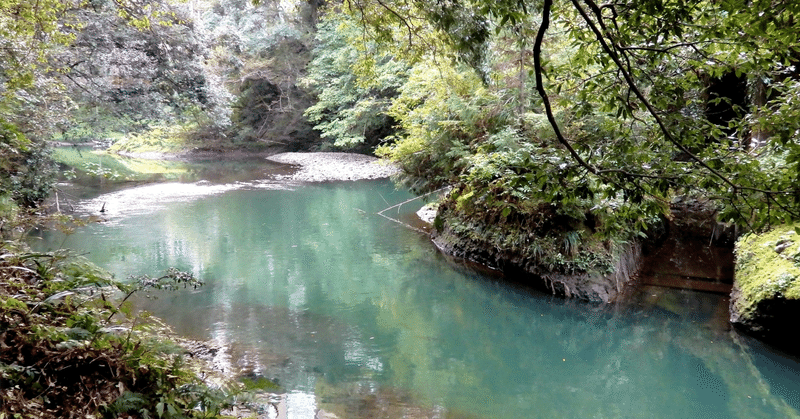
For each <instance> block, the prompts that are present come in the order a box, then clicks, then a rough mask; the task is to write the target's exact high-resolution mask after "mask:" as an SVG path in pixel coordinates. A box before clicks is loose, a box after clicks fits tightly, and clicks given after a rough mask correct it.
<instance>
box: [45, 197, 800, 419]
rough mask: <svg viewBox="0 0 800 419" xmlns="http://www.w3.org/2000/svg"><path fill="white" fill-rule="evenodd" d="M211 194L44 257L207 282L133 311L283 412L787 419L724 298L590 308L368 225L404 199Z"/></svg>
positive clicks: (784, 403) (651, 296) (50, 240)
mask: <svg viewBox="0 0 800 419" xmlns="http://www.w3.org/2000/svg"><path fill="white" fill-rule="evenodd" d="M212 186H213V185H212ZM273 186H274V185H273ZM212 189H213V192H209V193H208V194H205V195H204V194H202V193H200V194H195V193H192V194H189V195H191V198H187V197H186V195H187V194H186V193H183V194H176V195H180V196H178V197H177V198H171V196H172V195H170V194H169V193H164V194H163V195H161V198H160V199H159V200H158V201H159V205H158V206H155V207H152V210H150V211H136V212H129V213H120V214H117V216H115V218H114V219H113V220H112V222H108V223H101V224H93V225H90V226H88V227H86V228H83V229H81V230H80V231H78V232H76V233H75V234H72V235H70V236H69V237H67V238H66V239H65V238H64V237H63V236H58V235H55V234H54V235H49V234H48V235H46V236H45V239H44V243H43V246H44V247H51V248H52V247H58V246H62V242H63V246H65V247H70V248H73V249H76V250H79V251H85V252H88V255H87V257H88V258H89V259H91V260H93V261H94V262H96V263H98V264H100V265H101V266H104V267H106V268H108V269H110V270H111V271H112V272H115V273H116V274H117V275H118V276H119V277H126V276H127V275H129V274H141V273H152V274H156V273H160V272H161V271H163V270H165V269H166V268H168V267H170V266H174V267H177V268H180V269H184V270H188V271H192V272H194V273H195V274H196V275H197V276H199V277H201V278H203V279H204V280H205V281H206V285H205V286H204V287H203V288H201V289H199V290H197V291H183V292H177V293H173V294H168V295H163V296H161V297H160V298H159V299H157V300H154V301H143V302H141V304H143V305H144V306H145V307H146V308H147V309H148V310H150V311H152V312H154V314H156V315H158V316H160V317H162V318H164V319H165V320H166V321H167V323H169V324H171V325H173V326H174V327H175V328H176V330H177V331H178V332H180V333H183V334H186V335H189V336H192V337H197V338H204V339H211V340H215V341H217V342H219V343H221V344H224V345H225V347H226V348H227V350H226V353H225V356H226V359H227V360H228V361H229V362H230V363H231V366H232V367H236V368H247V369H251V370H252V371H253V372H255V373H257V374H262V375H264V376H266V377H268V378H275V379H277V380H278V381H279V383H280V384H281V386H282V387H283V388H284V389H286V391H287V396H285V397H284V399H283V403H284V407H285V408H286V410H287V416H288V417H293V418H312V417H313V416H314V412H315V411H316V410H317V409H324V410H326V411H328V412H332V413H334V414H336V415H338V417H340V418H359V417H363V418H368V417H369V418H375V417H384V418H399V417H405V418H423V417H426V418H428V417H430V418H433V417H436V418H499V419H505V418H697V417H702V418H785V417H800V413H798V412H800V411H799V410H798V409H800V364H798V363H797V362H796V361H795V360H793V359H790V358H787V357H784V356H781V355H779V354H775V353H772V352H771V351H769V350H768V349H767V348H763V347H761V346H760V345H759V344H758V343H755V342H753V341H750V340H748V339H745V338H742V337H739V336H737V335H735V334H733V333H731V332H729V331H728V330H727V329H726V327H724V321H720V317H721V316H724V307H725V304H726V301H724V300H723V299H722V298H721V297H718V296H714V295H710V294H703V293H691V292H679V291H671V290H665V289H661V288H654V287H645V288H642V290H641V291H640V292H639V293H638V294H637V295H636V296H635V297H634V302H633V303H631V304H627V305H621V306H607V305H601V306H598V305H589V304H581V303H576V302H572V301H563V300H559V299H553V298H550V297H549V296H546V295H542V294H539V293H536V292H533V291H529V290H526V289H522V288H520V287H516V286H511V285H508V284H506V283H504V282H501V281H500V280H498V279H497V278H492V277H488V276H484V275H482V274H479V273H476V272H474V271H471V270H470V269H468V268H466V267H461V266H459V265H457V264H454V263H451V262H448V261H447V260H446V258H444V257H443V256H441V255H440V254H439V253H438V252H437V251H436V250H435V249H434V247H433V246H432V245H431V244H430V243H429V242H428V240H427V239H425V238H424V237H422V236H421V235H420V234H418V233H416V232H414V231H412V230H410V229H406V228H404V227H403V226H401V225H399V224H396V223H392V222H390V221H388V220H386V219H384V218H382V217H379V216H377V215H376V213H377V212H378V211H380V210H382V209H384V208H386V207H388V206H390V205H393V204H395V203H398V202H401V201H404V200H406V199H408V198H409V197H410V195H408V194H407V193H405V192H398V191H395V190H394V188H393V186H392V185H391V184H390V183H389V182H388V181H370V182H353V183H335V184H322V185H306V186H297V185H296V186H294V188H293V189H281V188H279V187H277V186H276V187H258V186H254V185H250V186H242V187H235V188H229V189H225V190H223V191H217V190H216V189H214V188H212ZM212 189H210V191H211V190H212ZM101 199H106V201H108V200H111V199H112V197H110V196H105V197H101ZM104 202H105V201H104ZM417 207H418V205H417ZM417 207H415V206H406V207H404V208H403V209H401V213H400V214H398V213H397V212H396V211H394V210H393V211H392V214H393V215H394V216H398V217H404V216H407V215H408V213H411V212H413V211H414V210H416V209H417ZM720 313H722V314H720ZM723 320H724V319H723Z"/></svg>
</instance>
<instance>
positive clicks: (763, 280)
mask: <svg viewBox="0 0 800 419" xmlns="http://www.w3.org/2000/svg"><path fill="white" fill-rule="evenodd" d="M798 229H800V223H796V224H791V225H783V226H778V227H775V228H774V229H772V230H771V231H769V232H767V233H764V234H747V235H745V236H744V237H742V238H741V239H740V240H739V242H738V243H737V244H736V250H735V252H736V268H735V269H736V271H735V281H734V298H733V299H732V300H731V321H733V322H734V323H738V324H741V325H744V326H745V327H746V328H747V329H751V330H755V331H758V332H760V333H761V332H764V333H767V332H768V330H766V329H769V328H770V327H772V326H774V323H775V321H774V320H775V319H773V315H772V308H774V307H770V306H775V305H777V304H779V305H785V304H786V303H790V302H793V301H794V302H798V303H800V235H798V234H797V230H798ZM765 328H766V329H765Z"/></svg>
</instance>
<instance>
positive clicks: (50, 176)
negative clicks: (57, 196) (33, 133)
mask: <svg viewBox="0 0 800 419" xmlns="http://www.w3.org/2000/svg"><path fill="white" fill-rule="evenodd" d="M54 181H55V168H54V167H53V163H52V161H51V159H50V155H49V153H48V151H47V150H46V149H45V147H44V145H43V144H40V143H36V142H33V141H30V140H29V139H27V138H26V137H25V136H24V135H23V134H22V133H21V132H20V131H19V130H17V128H16V127H14V126H13V125H10V124H8V123H6V122H3V121H0V190H1V191H3V193H2V195H5V196H7V197H10V198H11V199H13V200H14V202H16V203H17V204H18V205H19V206H22V207H28V208H30V207H33V206H35V205H37V204H39V203H40V202H42V201H43V200H44V199H45V198H47V196H48V195H49V194H50V191H51V190H52V188H53V183H54Z"/></svg>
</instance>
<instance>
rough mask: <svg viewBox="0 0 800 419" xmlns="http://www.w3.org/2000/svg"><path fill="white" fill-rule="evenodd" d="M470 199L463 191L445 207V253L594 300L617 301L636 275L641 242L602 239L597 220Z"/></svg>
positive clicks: (542, 206) (441, 216)
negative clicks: (625, 285)
mask: <svg viewBox="0 0 800 419" xmlns="http://www.w3.org/2000/svg"><path fill="white" fill-rule="evenodd" d="M470 192H471V191H470V190H469V189H467V188H464V189H458V188H457V189H455V190H454V191H453V192H452V193H451V194H450V195H449V196H448V197H447V198H445V199H444V200H443V201H442V202H441V203H440V204H439V211H438V214H437V217H436V218H435V220H434V222H433V226H434V232H433V235H434V241H435V242H436V243H437V245H438V246H439V247H440V248H441V249H443V250H444V251H445V252H446V253H449V254H452V255H454V256H456V257H461V258H465V259H468V260H472V261H474V262H478V263H481V264H484V265H487V266H490V267H493V268H496V269H499V270H501V271H503V272H505V273H506V274H507V275H508V276H510V277H511V279H513V280H515V281H519V282H524V283H527V284H529V285H531V286H534V287H538V288H542V289H543V290H545V291H548V292H552V293H554V294H557V295H562V296H566V297H571V298H578V299H583V300H589V301H604V302H608V301H610V300H612V299H613V298H614V297H615V296H616V295H617V293H619V292H620V291H621V289H622V285H623V284H624V283H625V282H627V281H628V280H629V279H630V276H631V275H632V274H633V273H634V272H635V270H636V268H637V265H638V262H639V258H640V254H641V249H640V246H638V244H637V242H636V240H634V239H633V238H631V237H626V236H623V235H622V234H618V235H616V236H614V237H607V236H605V235H603V233H601V232H600V231H598V230H597V227H598V226H597V224H596V219H594V218H593V217H591V216H587V217H586V218H585V219H583V220H579V219H576V218H574V217H570V216H568V215H565V214H563V213H561V212H559V211H558V209H557V208H556V207H555V206H554V205H551V204H547V203H535V202H533V201H530V200H518V201H517V202H515V204H514V205H512V204H508V201H504V202H503V205H493V204H494V203H493V202H492V203H489V204H488V205H487V204H485V203H483V202H479V201H476V200H474V199H471V198H472V196H470V195H469V194H470Z"/></svg>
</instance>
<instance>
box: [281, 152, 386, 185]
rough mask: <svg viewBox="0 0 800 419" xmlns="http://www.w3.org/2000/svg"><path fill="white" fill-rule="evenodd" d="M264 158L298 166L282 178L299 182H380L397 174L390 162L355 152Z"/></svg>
mask: <svg viewBox="0 0 800 419" xmlns="http://www.w3.org/2000/svg"><path fill="white" fill-rule="evenodd" d="M267 159H268V160H271V161H274V162H277V163H285V164H291V165H298V166H300V170H298V171H297V172H295V173H293V174H291V175H287V176H286V178H288V179H291V180H295V181H299V182H330V181H338V180H364V179H381V178H386V177H389V176H391V175H392V174H394V173H396V172H397V167H396V166H395V165H393V164H391V163H388V162H386V161H384V160H381V159H378V158H377V157H373V156H367V155H364V154H356V153H330V152H329V153H322V152H320V153H280V154H275V155H273V156H269V157H267Z"/></svg>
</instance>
